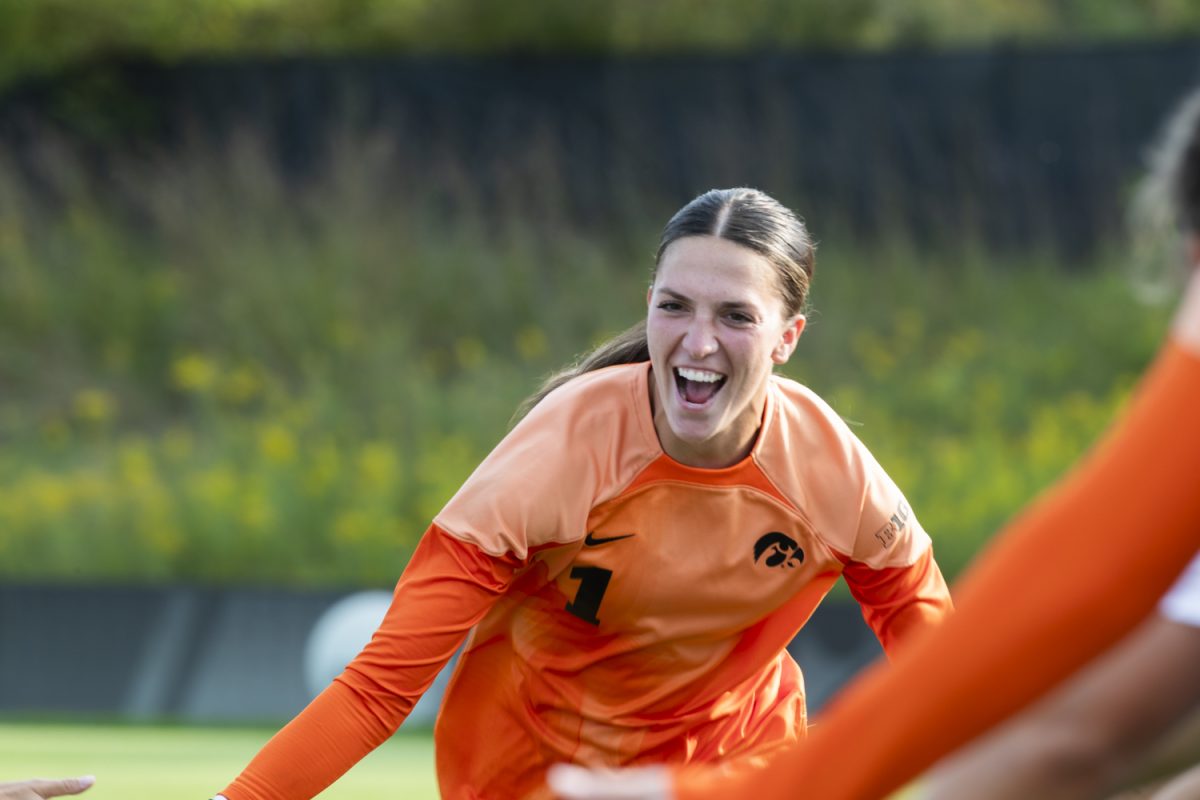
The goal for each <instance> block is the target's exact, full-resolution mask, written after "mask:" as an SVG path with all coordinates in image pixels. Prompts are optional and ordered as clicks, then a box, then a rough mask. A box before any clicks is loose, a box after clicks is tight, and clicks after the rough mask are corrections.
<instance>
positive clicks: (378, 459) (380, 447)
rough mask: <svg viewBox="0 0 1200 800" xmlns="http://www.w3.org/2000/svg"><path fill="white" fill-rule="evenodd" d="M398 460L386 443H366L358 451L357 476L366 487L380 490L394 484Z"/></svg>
mask: <svg viewBox="0 0 1200 800" xmlns="http://www.w3.org/2000/svg"><path fill="white" fill-rule="evenodd" d="M398 463H399V462H398V459H397V458H396V453H395V451H394V450H392V447H391V445H389V444H387V443H386V442H368V443H367V444H365V445H363V446H362V448H361V449H360V450H359V451H358V474H359V477H360V478H362V480H363V482H364V483H366V484H367V485H369V486H371V487H374V488H377V489H382V488H385V487H388V486H391V485H394V484H395V482H396V472H397V469H396V468H397V465H398Z"/></svg>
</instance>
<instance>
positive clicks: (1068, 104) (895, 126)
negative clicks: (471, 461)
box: [0, 41, 1200, 254]
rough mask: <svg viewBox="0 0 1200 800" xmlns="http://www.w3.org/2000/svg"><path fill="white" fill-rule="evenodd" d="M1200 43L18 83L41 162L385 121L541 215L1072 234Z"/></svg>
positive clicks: (1112, 201)
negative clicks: (695, 201) (757, 202)
mask: <svg viewBox="0 0 1200 800" xmlns="http://www.w3.org/2000/svg"><path fill="white" fill-rule="evenodd" d="M1198 78H1200V42H1195V41H1180V42H1175V43H1165V44H1164V43H1157V44H1147V45H1144V46H1119V47H1117V46H1112V47H1098V48H1090V49H1058V50H1015V49H991V50H986V51H977V52H954V53H937V54H930V53H890V54H877V55H863V54H857V55H851V54H835V53H829V54H811V55H806V54H764V55H761V56H752V57H716V56H679V57H669V58H666V57H663V58H646V57H641V58H599V57H597V58H518V57H507V58H505V57H496V58H477V59H470V60H465V59H454V58H400V57H397V58H341V59H328V60H320V59H300V60H283V61H221V62H208V63H201V62H190V63H182V64H178V65H171V66H164V65H157V64H149V63H129V62H109V63H101V64H93V65H89V66H88V67H86V68H84V69H80V70H77V71H75V72H72V73H71V74H65V75H61V76H58V77H57V78H55V79H52V80H49V81H43V82H40V83H36V84H29V85H26V86H23V87H20V88H18V89H15V90H13V91H10V92H9V93H8V94H7V96H5V97H4V98H0V146H3V147H4V148H5V149H6V150H7V151H8V152H9V153H10V154H16V155H17V156H18V160H20V157H21V154H22V153H28V152H30V150H31V148H35V147H36V146H37V142H38V140H39V139H40V138H42V137H44V136H45V135H47V132H48V131H54V132H60V133H63V134H64V135H65V136H66V137H67V139H68V140H69V141H71V142H72V143H73V145H74V146H78V147H80V148H82V149H85V150H86V151H87V152H88V153H89V155H90V156H91V162H92V163H95V164H103V163H105V161H106V160H107V159H110V158H112V157H113V156H114V154H129V153H144V152H148V151H149V152H154V151H162V150H166V151H168V152H176V151H178V150H179V149H180V148H186V147H189V146H196V145H197V143H202V144H204V145H205V146H212V145H215V146H217V147H220V146H222V145H223V143H224V142H226V141H227V140H228V138H229V137H230V136H232V135H234V134H244V133H246V132H247V131H250V132H252V133H253V135H255V136H258V137H261V139H262V140H263V141H264V142H266V143H267V145H268V148H269V150H270V151H271V152H272V153H273V154H274V155H275V156H276V158H277V159H278V162H279V163H280V165H281V166H282V167H283V168H284V170H285V171H286V172H287V174H288V175H290V176H292V177H293V178H295V179H299V180H302V179H304V177H305V176H306V175H310V174H313V173H315V172H317V171H319V170H320V167H321V164H322V163H323V160H325V159H326V158H327V157H328V154H329V151H330V148H331V146H336V143H337V142H339V141H340V142H345V141H347V140H350V141H353V140H354V139H355V137H356V136H360V135H364V134H366V133H368V132H373V133H374V134H376V135H377V136H380V137H382V138H384V139H386V140H387V141H388V142H390V143H391V144H393V145H394V146H395V158H396V159H397V161H398V162H399V165H398V167H397V169H398V174H400V175H402V176H403V180H402V181H399V182H398V184H397V191H398V192H406V193H413V194H414V195H416V196H419V197H421V198H422V201H423V202H427V203H429V204H430V205H436V206H441V207H445V208H448V209H451V210H453V209H454V208H456V207H459V206H462V205H471V206H472V207H475V208H483V209H487V210H489V211H490V212H492V213H497V214H501V215H504V216H506V217H507V216H512V215H518V216H525V217H529V218H531V219H533V220H535V221H537V220H539V219H545V218H552V219H557V218H559V217H560V216H562V215H566V216H567V217H569V218H570V219H572V220H574V221H576V222H578V223H580V224H584V225H586V224H589V223H594V224H599V225H609V224H612V223H613V222H620V221H621V218H622V216H623V215H630V214H641V213H645V211H646V210H648V209H653V211H654V213H655V214H658V213H660V211H661V208H662V207H666V208H673V207H675V206H677V205H678V204H680V203H682V202H683V201H686V200H687V199H689V198H690V197H692V196H694V195H695V194H696V193H698V192H700V191H703V190H704V189H707V188H711V187H713V186H724V185H736V184H749V185H755V186H759V187H761V188H764V189H766V190H768V191H770V192H772V193H774V194H776V195H778V196H780V197H781V198H782V199H784V200H785V201H787V202H790V203H792V204H794V205H795V206H796V207H797V208H798V209H799V210H800V211H801V212H802V213H803V214H804V215H805V216H807V217H808V218H809V221H810V223H811V224H812V226H813V228H814V230H816V232H817V234H818V238H819V237H820V232H821V230H822V227H823V226H830V225H835V224H836V225H848V226H850V227H851V230H852V231H854V232H858V233H861V234H862V235H864V236H877V235H880V234H881V233H882V232H888V231H891V230H892V229H894V228H901V229H903V230H906V231H909V232H912V233H913V234H915V235H916V236H918V237H940V236H951V237H956V236H961V235H963V233H964V232H966V233H969V234H971V235H978V236H982V237H983V238H984V239H985V240H986V241H988V242H989V243H991V244H993V245H996V246H1007V247H1012V248H1018V249H1020V248H1026V247H1029V246H1032V245H1041V244H1044V243H1046V242H1051V243H1054V244H1055V245H1057V246H1058V247H1059V248H1060V249H1061V250H1062V251H1063V252H1065V253H1067V254H1086V253H1087V252H1088V251H1089V250H1090V248H1091V247H1092V246H1093V245H1094V244H1095V243H1096V242H1098V241H1101V240H1103V239H1105V238H1107V237H1109V236H1111V234H1112V232H1113V231H1114V229H1115V228H1116V227H1117V226H1119V225H1120V223H1121V220H1122V217H1121V209H1122V208H1123V204H1124V200H1125V195H1126V193H1127V189H1128V183H1129V181H1130V179H1131V177H1132V176H1134V175H1135V174H1136V172H1137V170H1138V168H1139V166H1140V161H1141V154H1142V152H1143V150H1144V148H1145V146H1146V145H1147V143H1148V141H1149V140H1150V138H1151V136H1152V134H1153V132H1154V131H1155V130H1156V129H1157V124H1158V122H1159V120H1160V118H1161V117H1162V115H1163V113H1164V112H1165V111H1166V110H1167V109H1168V108H1169V107H1170V106H1171V104H1172V103H1173V101H1174V100H1175V99H1176V98H1178V96H1179V95H1180V94H1181V93H1183V92H1184V91H1185V90H1186V89H1187V88H1188V87H1189V86H1190V85H1191V84H1192V83H1194V82H1196V81H1197V79H1198Z"/></svg>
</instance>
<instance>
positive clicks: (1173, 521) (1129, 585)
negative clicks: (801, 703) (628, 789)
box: [675, 342, 1200, 800]
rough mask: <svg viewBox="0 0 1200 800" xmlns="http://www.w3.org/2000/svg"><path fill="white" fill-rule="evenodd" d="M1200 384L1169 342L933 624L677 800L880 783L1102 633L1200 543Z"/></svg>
mask: <svg viewBox="0 0 1200 800" xmlns="http://www.w3.org/2000/svg"><path fill="white" fill-rule="evenodd" d="M1198 398H1200V356H1197V355H1195V354H1192V353H1190V352H1188V351H1186V350H1184V349H1183V348H1182V347H1180V346H1179V345H1177V344H1175V343H1174V342H1169V343H1168V345H1167V346H1166V347H1165V348H1164V351H1163V353H1162V354H1161V355H1160V357H1159V358H1158V360H1157V362H1156V364H1155V365H1154V367H1153V368H1152V369H1151V371H1150V372H1149V374H1148V375H1147V376H1146V379H1145V380H1144V381H1143V383H1142V386H1141V388H1140V390H1139V392H1138V394H1137V396H1136V398H1135V399H1134V401H1133V403H1132V404H1131V406H1130V408H1129V410H1128V412H1127V414H1126V415H1125V417H1124V418H1123V420H1122V421H1121V422H1120V423H1119V424H1118V425H1117V426H1116V427H1115V428H1114V430H1113V431H1111V432H1110V433H1109V434H1108V435H1107V436H1106V437H1105V439H1104V440H1103V441H1102V442H1101V444H1100V445H1099V446H1098V447H1097V448H1096V450H1095V451H1094V452H1093V453H1092V454H1091V455H1090V456H1089V457H1088V458H1087V459H1085V460H1084V461H1083V462H1082V463H1081V464H1080V465H1079V466H1078V467H1077V468H1076V469H1075V470H1073V471H1072V473H1071V474H1070V475H1068V476H1067V478H1066V479H1064V481H1063V482H1062V483H1060V484H1059V485H1058V486H1057V487H1056V489H1055V490H1054V491H1053V492H1051V493H1050V494H1049V495H1048V496H1046V497H1044V498H1043V499H1041V500H1040V501H1039V502H1037V503H1036V504H1035V505H1034V506H1033V507H1032V508H1031V509H1030V510H1029V511H1028V512H1027V513H1025V514H1024V515H1022V516H1021V517H1019V518H1018V519H1017V520H1016V521H1015V522H1014V523H1013V525H1012V526H1011V527H1010V529H1009V530H1008V531H1007V532H1006V534H1005V535H1004V536H1003V537H1001V539H1000V540H999V541H997V542H996V544H995V545H994V546H993V547H992V548H990V550H989V552H988V553H987V555H986V556H985V557H984V558H983V559H982V561H981V562H980V564H979V566H978V567H976V568H975V569H974V570H973V571H972V572H971V573H970V574H969V575H968V576H967V579H966V580H965V581H964V583H963V584H962V585H961V590H959V591H957V592H956V598H957V606H958V611H957V612H956V613H955V614H953V615H951V616H950V617H949V618H948V619H947V620H946V622H945V623H944V624H943V625H942V626H941V627H940V628H939V629H938V630H936V631H934V632H932V634H931V635H929V636H923V637H919V638H918V640H917V641H915V642H913V646H911V647H908V648H905V649H904V650H903V651H902V652H901V653H900V655H899V657H898V658H896V659H895V660H894V661H893V662H892V664H891V666H890V668H887V667H883V666H879V665H877V666H876V667H875V668H873V669H872V670H870V671H869V672H868V673H867V675H866V676H864V678H863V679H862V680H860V681H858V682H857V683H856V684H855V685H854V686H853V687H851V689H850V690H848V691H847V692H845V693H844V694H843V695H842V696H841V697H840V698H839V699H838V700H836V701H835V703H834V704H833V706H832V707H831V708H830V710H829V711H828V713H827V714H825V715H823V717H822V719H821V720H820V721H819V723H818V724H817V725H816V726H814V727H813V728H812V730H811V732H810V734H809V737H808V739H807V740H806V741H804V742H802V743H800V744H799V745H797V746H793V747H790V748H789V749H788V750H786V751H784V752H781V753H780V755H779V756H778V757H777V758H776V759H774V760H773V761H772V768H771V769H767V770H762V771H750V770H743V771H740V772H735V773H734V774H733V775H732V777H721V776H719V775H718V774H716V773H715V772H712V771H706V770H698V769H694V768H691V769H684V770H681V771H679V772H677V773H676V775H675V778H676V795H677V797H678V800H693V798H700V797H754V798H756V800H772V799H773V798H784V797H794V796H796V795H797V794H799V793H803V795H804V796H807V797H820V798H822V800H850V799H851V798H862V799H863V800H867V799H874V798H879V797H883V796H886V795H887V794H888V792H889V791H892V790H894V789H896V788H898V787H899V786H901V785H903V784H904V783H905V782H906V781H908V780H909V779H911V778H912V777H914V776H915V775H917V774H919V773H920V772H922V771H924V770H925V769H926V768H927V767H929V766H930V765H931V764H933V763H934V761H936V760H937V759H938V758H940V757H941V756H943V755H945V754H946V753H949V752H951V751H952V750H954V749H955V748H956V747H958V746H960V745H962V744H963V743H965V742H967V741H969V740H970V739H972V738H973V737H975V736H977V735H978V734H980V733H981V732H983V731H984V730H986V729H987V728H988V727H990V726H991V725H994V724H995V723H997V722H999V721H1000V720H1002V719H1003V718H1005V717H1006V716H1008V715H1010V714H1012V713H1014V712H1015V711H1017V710H1019V709H1020V708H1021V707H1023V706H1024V705H1026V704H1028V703H1030V702H1031V701H1033V700H1034V699H1036V698H1037V697H1038V696H1039V695H1040V694H1042V693H1043V692H1045V691H1046V690H1047V689H1049V688H1051V687H1052V686H1053V685H1054V684H1056V683H1057V682H1059V681H1060V680H1062V679H1063V678H1064V677H1066V676H1067V675H1069V674H1070V673H1071V672H1073V671H1074V670H1076V669H1077V668H1079V667H1080V666H1081V665H1083V664H1085V663H1086V662H1087V661H1089V660H1090V659H1091V658H1093V657H1094V656H1095V655H1097V654H1098V653H1100V652H1102V651H1103V650H1105V649H1106V648H1108V647H1109V646H1110V645H1111V644H1113V643H1114V642H1115V641H1116V640H1118V639H1119V638H1120V637H1121V636H1122V635H1123V634H1125V633H1126V632H1128V631H1129V630H1130V629H1132V628H1133V626H1134V625H1136V624H1137V622H1138V621H1139V620H1141V619H1142V618H1143V617H1144V616H1145V615H1146V614H1147V613H1148V612H1150V611H1151V610H1152V609H1153V608H1154V605H1155V603H1156V602H1157V600H1158V599H1159V598H1160V597H1161V596H1162V594H1163V592H1164V591H1165V590H1166V589H1167V587H1168V586H1169V585H1170V584H1171V581H1172V579H1174V578H1175V576H1176V575H1177V574H1178V573H1179V571H1180V570H1181V569H1182V568H1183V566H1184V565H1185V564H1186V563H1187V562H1188V559H1189V558H1190V557H1191V556H1192V555H1193V554H1194V552H1195V551H1196V549H1197V547H1198V546H1200V405H1198Z"/></svg>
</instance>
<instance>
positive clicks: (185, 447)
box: [162, 427, 195, 463]
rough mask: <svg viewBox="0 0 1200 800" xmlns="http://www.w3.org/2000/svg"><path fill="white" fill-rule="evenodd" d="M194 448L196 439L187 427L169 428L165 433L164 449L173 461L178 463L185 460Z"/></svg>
mask: <svg viewBox="0 0 1200 800" xmlns="http://www.w3.org/2000/svg"><path fill="white" fill-rule="evenodd" d="M194 449H195V439H194V438H193V437H192V432H191V431H189V430H187V429H186V428H179V427H174V428H168V429H167V432H166V433H164V434H163V438H162V451H163V453H164V454H165V455H166V456H167V458H169V459H170V460H171V461H174V462H176V463H178V462H180V461H183V460H185V459H186V458H187V457H188V456H190V455H191V454H192V451H193V450H194Z"/></svg>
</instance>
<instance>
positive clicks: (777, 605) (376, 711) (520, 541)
mask: <svg viewBox="0 0 1200 800" xmlns="http://www.w3.org/2000/svg"><path fill="white" fill-rule="evenodd" d="M648 371H649V366H648V364H637V365H627V366H620V367H611V368H608V369H604V370H600V371H597V372H593V373H589V374H587V375H585V376H582V377H580V378H578V379H576V380H574V381H572V382H571V383H569V384H567V385H566V386H564V387H562V388H560V389H559V390H557V391H555V392H553V393H552V394H551V395H550V396H549V397H547V398H546V399H545V400H543V401H542V403H540V404H539V405H538V406H537V407H536V408H535V409H534V410H533V411H532V412H531V413H530V414H529V416H528V417H527V418H526V419H525V420H523V421H522V422H521V423H520V424H519V425H518V426H517V427H516V428H515V429H514V430H513V431H512V432H511V433H510V434H509V435H508V436H507V437H506V438H505V439H504V441H502V442H501V443H500V445H498V446H497V447H496V449H495V450H494V451H493V452H492V453H491V454H490V455H489V456H488V458H487V459H486V460H485V461H484V462H483V463H482V464H481V465H480V467H479V468H478V469H477V470H476V471H475V473H474V474H473V475H472V476H471V477H470V479H468V481H467V482H466V483H465V484H464V486H463V487H462V489H461V490H460V491H459V492H458V493H457V494H456V495H455V496H454V498H453V499H451V501H450V502H449V504H448V505H447V506H446V508H445V509H444V510H443V511H442V512H441V513H440V514H439V515H438V516H437V518H436V519H435V521H434V525H433V526H432V527H431V529H430V530H429V531H428V532H427V533H426V535H425V537H424V538H423V540H422V542H421V544H420V546H419V547H418V549H417V552H416V554H415V555H414V557H413V559H412V561H411V563H410V564H409V566H408V568H407V569H406V570H405V572H404V575H403V576H402V577H401V579H400V581H399V583H398V584H397V587H396V593H395V597H394V601H393V604H392V607H391V609H390V610H389V612H388V614H387V616H386V618H385V620H384V622H383V623H382V625H381V626H380V628H379V630H378V631H377V632H376V634H375V636H374V638H373V639H372V641H371V643H370V644H369V645H368V646H367V647H366V648H365V649H364V650H363V652H362V653H361V654H360V655H359V656H358V657H357V658H356V659H355V660H354V661H353V662H352V663H351V664H350V665H349V666H348V667H347V668H346V671H345V672H344V673H343V674H342V675H341V676H339V677H338V678H337V679H336V681H335V683H334V684H333V685H332V686H331V687H330V688H329V689H328V690H326V691H325V692H324V693H322V694H321V695H320V696H319V697H318V698H317V699H316V700H315V701H313V703H312V704H311V705H310V706H309V707H308V708H307V709H305V711H304V712H302V713H301V715H300V716H299V717H297V718H296V719H295V720H293V721H292V722H291V723H290V724H289V725H288V726H287V727H285V728H284V729H283V730H282V731H280V732H279V733H278V734H277V735H276V737H275V738H274V739H272V741H271V742H270V743H269V744H268V745H267V746H266V747H265V748H264V749H263V751H262V752H261V753H260V754H259V755H258V756H257V757H256V758H255V759H254V760H253V762H252V763H251V764H250V765H249V766H248V767H247V769H246V770H245V771H244V772H243V773H242V775H240V776H239V777H238V778H237V779H236V780H235V781H234V783H233V784H231V785H230V786H229V788H228V789H226V790H225V794H226V796H227V797H229V798H231V800H265V799H266V798H302V797H305V798H306V797H311V796H313V795H314V794H316V793H317V792H319V791H320V790H321V789H323V788H324V787H325V786H326V785H328V784H329V783H330V782H332V781H333V780H335V779H336V778H337V777H338V776H339V775H341V774H342V772H344V771H345V770H346V769H347V768H349V767H350V766H351V765H353V764H354V763H355V762H357V761H358V760H359V759H360V758H361V757H362V756H363V755H365V754H366V753H367V752H369V751H370V750H371V749H372V748H373V747H375V746H377V745H378V744H379V743H380V742H382V741H383V740H384V739H385V738H387V737H388V736H389V735H390V734H391V733H392V732H393V731H394V730H395V729H396V728H397V727H398V726H399V725H400V723H401V722H402V721H403V719H404V718H405V716H406V715H407V714H408V712H409V710H410V709H411V708H412V706H413V704H414V703H415V701H416V699H417V698H418V697H419V696H420V694H421V693H422V692H423V691H425V689H426V688H428V686H429V685H430V683H431V682H432V681H433V678H434V676H435V675H436V673H437V671H438V669H439V668H440V667H441V666H442V665H443V664H444V663H445V662H446V661H447V659H448V658H449V657H450V655H451V654H452V653H453V652H454V650H455V648H456V647H457V646H458V644H459V643H460V642H461V641H462V639H463V637H464V636H465V635H467V633H468V631H470V638H469V639H468V641H467V643H466V646H465V648H464V651H463V655H462V657H461V659H460V661H459V664H458V667H457V669H456V671H455V674H454V676H453V678H452V680H451V683H450V685H449V687H448V689H447V692H446V696H445V698H444V701H443V706H442V709H441V713H440V715H439V718H438V723H437V729H436V732H435V738H436V748H437V771H438V780H439V783H440V787H441V791H442V794H443V796H445V797H448V798H505V799H506V800H509V799H511V798H520V797H525V796H529V795H531V794H535V793H537V792H538V791H540V787H541V786H542V782H543V776H544V772H545V770H546V768H547V767H548V766H549V765H550V764H552V763H555V762H561V761H569V762H575V763H583V764H591V765H623V764H634V763H643V762H662V761H667V762H673V763H693V762H714V761H720V760H724V759H729V758H737V757H742V756H745V757H752V756H756V755H758V754H763V753H767V752H770V751H772V750H774V749H776V748H778V747H780V746H781V745H783V744H784V743H787V742H790V741H794V740H796V739H797V738H798V737H800V736H802V735H803V734H804V730H805V709H804V695H803V680H802V677H801V674H800V671H799V669H798V668H797V666H796V664H795V662H794V661H792V659H791V658H790V656H789V655H788V654H787V652H786V650H785V647H786V645H787V644H788V642H789V641H790V640H791V639H792V638H793V636H794V635H795V634H796V632H797V631H798V630H799V629H800V627H801V626H803V625H804V623H805V622H806V621H807V620H808V618H809V616H810V615H811V614H812V612H813V610H814V609H815V607H816V606H817V604H818V603H819V602H820V600H821V598H822V597H823V596H824V595H825V593H826V592H827V591H828V590H829V588H830V587H831V586H832V585H833V583H834V582H835V581H836V580H837V579H838V577H839V576H843V575H844V576H845V578H846V580H847V582H848V584H849V586H850V589H851V591H852V593H853V594H854V596H855V597H856V598H857V599H858V601H859V602H860V604H861V605H862V607H863V613H864V617H865V618H866V620H867V621H868V623H870V625H871V626H872V628H873V629H874V630H875V632H876V635H877V636H878V637H879V639H880V641H881V643H882V644H883V646H884V648H885V650H886V651H888V652H889V654H890V653H891V652H893V651H894V650H895V648H896V646H897V643H899V642H903V641H905V640H907V639H908V638H909V637H910V635H911V634H912V633H914V632H916V631H918V630H920V629H923V628H925V627H927V626H928V625H930V624H932V623H934V622H936V621H939V620H940V619H941V618H942V617H943V616H944V615H945V613H946V612H947V610H948V609H949V606H950V601H949V594H948V592H947V590H946V586H945V582H944V581H943V580H942V576H941V574H940V572H939V571H938V569H937V566H936V564H935V563H934V562H933V559H932V555H931V546H930V540H929V537H928V536H927V535H926V533H925V532H924V530H923V529H922V528H921V526H920V523H919V522H918V521H917V518H916V516H915V515H914V514H913V513H912V512H911V511H910V509H909V507H908V504H907V503H906V502H905V500H904V497H903V495H902V494H901V492H900V491H899V489H898V488H897V487H896V486H895V484H894V483H893V482H892V481H891V480H890V479H889V478H888V477H887V475H886V474H885V473H884V471H883V470H882V469H881V468H880V466H879V465H878V463H876V461H875V460H874V459H873V458H872V457H871V455H870V454H869V453H868V452H867V450H866V448H865V447H863V445H862V444H861V442H859V441H858V439H857V438H856V437H855V436H854V435H853V434H852V433H851V432H850V431H849V429H848V428H847V427H846V426H845V425H844V424H843V423H842V421H841V420H840V419H839V418H838V417H837V415H836V414H834V413H833V412H832V411H831V410H830V409H829V408H828V406H826V405H825V404H824V403H823V402H822V401H821V400H820V399H819V398H817V397H816V396H815V395H814V394H812V393H811V392H809V391H808V390H807V389H805V388H804V387H802V386H800V385H799V384H797V383H795V382H793V381H789V380H786V379H782V378H773V379H772V381H771V384H770V389H769V393H768V398H767V402H766V405H765V409H764V415H763V421H762V428H761V431H760V433H759V436H758V438H757V440H756V443H755V445H754V448H753V450H752V452H751V453H750V454H749V455H748V456H747V457H746V458H745V459H744V460H743V461H742V462H740V463H738V464H736V465H734V466H732V467H729V468H726V469H718V470H705V469H696V468H691V467H687V466H684V465H682V464H679V463H678V462H675V461H673V460H672V459H671V458H669V457H668V456H667V455H666V454H664V453H663V451H662V449H661V447H660V446H659V442H658V439H657V436H656V434H655V431H654V424H653V420H652V417H651V410H650V402H649V392H650V389H649V385H648Z"/></svg>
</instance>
